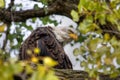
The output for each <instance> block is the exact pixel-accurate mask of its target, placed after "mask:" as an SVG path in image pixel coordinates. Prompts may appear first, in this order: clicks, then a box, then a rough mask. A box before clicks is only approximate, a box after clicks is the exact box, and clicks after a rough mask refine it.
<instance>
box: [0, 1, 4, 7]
mask: <svg viewBox="0 0 120 80" xmlns="http://www.w3.org/2000/svg"><path fill="white" fill-rule="evenodd" d="M4 7H5V1H4V0H0V8H4Z"/></svg>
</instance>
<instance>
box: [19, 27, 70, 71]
mask: <svg viewBox="0 0 120 80" xmlns="http://www.w3.org/2000/svg"><path fill="white" fill-rule="evenodd" d="M36 47H38V48H40V50H41V52H40V54H38V55H36V54H34V51H33V49H34V48H36ZM27 50H31V51H32V53H33V54H34V55H35V56H42V57H45V56H49V57H51V58H52V59H54V60H56V61H57V62H58V65H57V66H55V68H58V69H72V64H71V62H70V60H69V58H68V56H67V55H66V54H65V52H64V49H63V47H62V45H61V44H60V43H59V41H58V40H57V39H56V37H55V35H54V33H53V32H52V28H51V27H39V28H37V29H36V30H34V31H33V32H32V34H31V35H30V36H29V37H28V38H27V39H26V40H25V41H24V42H23V44H22V45H21V48H20V53H19V59H20V60H29V59H30V58H31V56H30V55H29V54H27Z"/></svg>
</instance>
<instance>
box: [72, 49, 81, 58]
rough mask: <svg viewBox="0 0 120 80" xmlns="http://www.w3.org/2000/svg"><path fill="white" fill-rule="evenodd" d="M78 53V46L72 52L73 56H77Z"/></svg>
mask: <svg viewBox="0 0 120 80" xmlns="http://www.w3.org/2000/svg"><path fill="white" fill-rule="evenodd" d="M79 53H80V51H79V49H78V48H75V49H74V50H73V54H74V56H78V55H79Z"/></svg>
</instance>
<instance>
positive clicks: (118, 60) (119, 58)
mask: <svg viewBox="0 0 120 80" xmlns="http://www.w3.org/2000/svg"><path fill="white" fill-rule="evenodd" d="M116 61H117V64H119V65H120V57H118V58H117V59H116Z"/></svg>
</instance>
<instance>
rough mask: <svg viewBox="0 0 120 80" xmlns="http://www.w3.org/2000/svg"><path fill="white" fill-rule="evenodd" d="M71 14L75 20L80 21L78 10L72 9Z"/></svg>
mask: <svg viewBox="0 0 120 80" xmlns="http://www.w3.org/2000/svg"><path fill="white" fill-rule="evenodd" d="M71 16H72V18H73V20H74V21H79V15H78V12H76V11H75V10H72V11H71Z"/></svg>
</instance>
